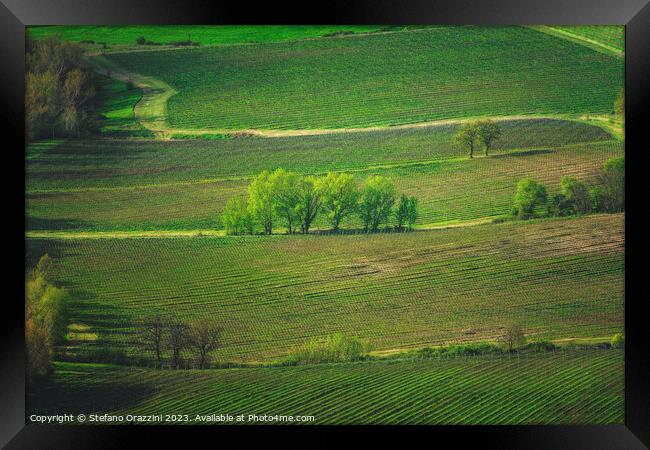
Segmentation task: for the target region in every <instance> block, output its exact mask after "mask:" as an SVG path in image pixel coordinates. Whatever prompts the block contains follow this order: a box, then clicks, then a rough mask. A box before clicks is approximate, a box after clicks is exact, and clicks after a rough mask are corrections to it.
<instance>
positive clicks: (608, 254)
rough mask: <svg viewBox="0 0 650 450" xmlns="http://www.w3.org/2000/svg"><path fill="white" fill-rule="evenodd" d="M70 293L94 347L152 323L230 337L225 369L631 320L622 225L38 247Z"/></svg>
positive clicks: (594, 219)
mask: <svg viewBox="0 0 650 450" xmlns="http://www.w3.org/2000/svg"><path fill="white" fill-rule="evenodd" d="M28 245H29V255H30V257H31V258H37V257H38V256H40V255H41V254H43V253H48V254H49V255H50V256H51V257H53V258H55V261H56V266H57V270H56V281H57V282H58V283H60V284H61V285H63V286H67V287H69V289H70V292H71V295H72V300H71V307H72V320H73V322H75V323H82V324H85V325H88V326H90V327H91V328H92V332H93V333H97V334H98V335H99V338H98V340H97V341H95V342H82V343H79V345H80V351H86V350H90V349H92V348H93V347H99V348H102V347H107V348H116V347H119V348H123V349H124V350H125V351H127V352H129V353H131V352H133V353H138V352H139V351H138V349H137V348H134V347H133V340H134V334H133V333H136V332H137V321H138V320H139V319H140V318H142V317H146V316H150V315H154V314H162V315H169V314H171V315H172V316H173V317H175V318H177V319H182V320H193V319H196V318H198V317H205V316H208V317H211V318H213V319H214V320H216V321H218V322H219V323H221V324H222V325H223V328H224V333H223V339H222V343H221V347H220V348H219V349H218V350H217V351H216V352H215V357H216V358H217V359H218V360H222V361H223V360H226V361H227V360H230V361H233V360H234V361H237V360H260V358H261V359H265V358H267V357H273V356H280V355H283V354H286V353H287V352H288V351H289V350H290V349H291V348H292V347H294V346H296V345H299V344H301V343H302V342H304V341H305V340H307V339H309V338H310V337H312V336H318V335H325V334H329V333H333V332H337V331H342V332H345V333H348V334H352V335H357V336H359V337H361V338H363V339H366V340H368V341H370V342H372V343H373V344H374V345H375V347H376V348H378V349H387V348H394V347H410V346H418V345H420V346H422V345H429V344H433V343H446V342H459V341H473V340H490V339H495V338H497V337H498V336H500V334H501V333H502V327H503V326H504V325H507V323H509V322H511V321H512V320H517V321H519V322H521V323H522V324H523V325H524V326H525V327H526V329H527V331H528V333H529V334H531V335H534V336H536V337H539V338H552V339H556V338H561V337H575V336H605V335H611V334H612V333H614V332H618V331H620V328H621V327H622V320H623V281H624V276H623V275H624V271H623V245H624V238H623V218H622V216H621V215H601V216H589V217H583V218H579V219H563V220H560V221H555V220H554V221H540V222H537V223H524V224H520V223H516V222H513V223H504V224H495V225H490V226H474V227H466V228H457V229H448V230H438V231H430V232H413V233H407V234H379V235H370V236H369V235H344V236H268V237H266V238H259V237H241V238H237V237H232V238H209V237H204V238H200V239H89V240H88V239H84V240H73V239H68V240H42V239H30V240H29V241H28Z"/></svg>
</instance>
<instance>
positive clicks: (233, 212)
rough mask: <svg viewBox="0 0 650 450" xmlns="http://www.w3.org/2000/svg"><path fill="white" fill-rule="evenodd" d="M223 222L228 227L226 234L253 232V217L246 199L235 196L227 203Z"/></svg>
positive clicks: (222, 217)
mask: <svg viewBox="0 0 650 450" xmlns="http://www.w3.org/2000/svg"><path fill="white" fill-rule="evenodd" d="M221 222H222V223H223V226H224V228H225V229H226V234H230V235H239V234H253V218H252V216H251V213H250V211H249V209H248V205H247V204H246V201H245V200H244V199H242V198H238V197H233V198H231V199H230V200H228V202H227V203H226V208H225V209H224V211H223V214H222V215H221Z"/></svg>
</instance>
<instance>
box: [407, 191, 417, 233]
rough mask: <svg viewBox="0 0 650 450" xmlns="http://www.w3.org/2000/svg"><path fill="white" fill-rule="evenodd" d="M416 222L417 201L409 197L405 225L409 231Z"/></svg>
mask: <svg viewBox="0 0 650 450" xmlns="http://www.w3.org/2000/svg"><path fill="white" fill-rule="evenodd" d="M416 220H418V199H417V198H415V197H410V198H409V200H408V214H407V215H406V223H407V225H408V228H409V230H412V229H413V225H415V221H416Z"/></svg>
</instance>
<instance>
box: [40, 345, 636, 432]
mask: <svg viewBox="0 0 650 450" xmlns="http://www.w3.org/2000/svg"><path fill="white" fill-rule="evenodd" d="M623 362H624V361H623V352H622V351H620V350H595V351H593V350H592V351H566V352H558V353H554V354H552V355H526V356H516V357H498V358H482V357H471V358H452V359H448V360H425V361H393V362H376V363H375V362H371V363H357V364H336V365H327V366H312V367H285V368H272V369H224V370H211V371H180V372H178V371H152V370H143V369H120V368H114V367H110V366H101V365H86V364H67V363H59V364H57V366H56V375H55V379H54V386H55V389H50V390H49V392H48V394H47V395H48V397H44V398H41V399H40V404H37V405H36V411H38V412H39V413H43V412H48V411H50V412H55V411H58V409H56V410H54V409H52V408H51V406H50V405H53V404H54V405H57V406H58V407H59V408H65V410H66V411H69V412H70V413H73V414H76V413H80V412H83V413H86V414H89V413H95V414H97V413H110V414H141V415H148V414H160V415H165V414H188V415H189V416H190V420H191V421H192V422H194V423H201V422H198V421H196V415H204V416H207V415H210V414H232V415H233V416H234V415H237V414H245V415H246V418H247V419H248V417H247V416H248V415H249V414H257V415H260V416H261V415H264V414H269V415H275V414H286V415H292V416H301V415H310V416H313V417H314V420H313V422H310V423H311V424H346V423H355V424H473V425H477V424H484V425H488V424H489V425H495V424H499V425H506V424H555V425H557V424H621V423H623V411H624V409H623V405H624V378H623ZM64 393H65V394H64ZM179 396H182V397H183V398H185V399H186V401H184V402H182V408H180V407H179ZM89 398H92V399H97V400H94V401H89ZM48 400H49V401H50V403H49V404H48V403H47V401H48ZM41 405H43V406H41ZM203 423H204V424H210V425H211V424H214V423H215V422H209V423H205V422H203ZM245 423H255V421H254V420H251V422H249V421H248V420H247V421H246V422H245ZM257 423H264V422H262V421H258V422H257ZM265 423H269V422H265ZM273 423H275V424H277V423H278V422H273ZM227 424H232V422H228V423H227Z"/></svg>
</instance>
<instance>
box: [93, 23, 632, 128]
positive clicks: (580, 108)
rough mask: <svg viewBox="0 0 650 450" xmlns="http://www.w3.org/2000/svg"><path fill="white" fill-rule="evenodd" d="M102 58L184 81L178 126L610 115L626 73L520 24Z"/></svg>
mask: <svg viewBox="0 0 650 450" xmlns="http://www.w3.org/2000/svg"><path fill="white" fill-rule="evenodd" d="M370 50H372V51H370ZM106 57H107V58H108V59H110V60H111V61H112V62H113V63H115V64H117V65H118V66H121V67H123V68H125V69H126V70H128V71H131V72H136V73H139V74H142V75H146V76H150V77H154V78H157V79H160V80H162V81H164V82H165V83H167V84H169V85H170V86H171V87H172V88H173V89H175V90H177V91H179V93H178V94H177V95H174V96H173V97H171V99H170V100H169V103H168V108H169V114H168V118H167V119H168V124H169V125H170V126H172V127H173V128H178V129H194V128H208V129H215V130H219V129H233V130H238V129H249V128H261V129H313V128H343V127H368V126H374V125H395V124H402V123H414V122H422V121H428V120H435V119H445V118H458V117H471V116H486V115H490V116H491V115H517V114H531V113H536V114H555V113H577V114H581V113H587V112H588V113H591V114H598V113H609V112H611V111H612V105H613V103H614V100H615V98H616V96H617V95H618V93H619V91H620V87H621V86H622V80H623V61H622V60H621V59H620V58H616V57H614V56H610V55H607V54H603V53H598V52H594V51H593V50H591V49H589V48H586V47H584V46H582V45H577V44H575V43H573V42H570V41H567V40H565V39H559V38H557V37H555V36H550V35H548V34H544V33H540V32H538V31H535V30H532V29H529V28H521V27H441V28H434V29H424V30H413V31H404V32H399V33H390V34H381V33H377V34H367V35H359V36H352V37H346V38H341V39H315V40H306V41H295V42H288V43H266V44H251V45H246V46H223V47H213V48H198V49H189V50H179V51H174V52H160V51H151V52H138V53H129V52H126V53H115V54H110V55H107V56H106ZM183 68H186V70H184V69H183Z"/></svg>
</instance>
